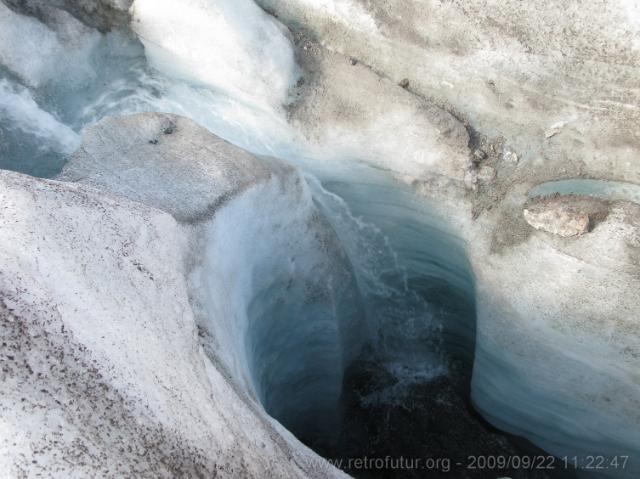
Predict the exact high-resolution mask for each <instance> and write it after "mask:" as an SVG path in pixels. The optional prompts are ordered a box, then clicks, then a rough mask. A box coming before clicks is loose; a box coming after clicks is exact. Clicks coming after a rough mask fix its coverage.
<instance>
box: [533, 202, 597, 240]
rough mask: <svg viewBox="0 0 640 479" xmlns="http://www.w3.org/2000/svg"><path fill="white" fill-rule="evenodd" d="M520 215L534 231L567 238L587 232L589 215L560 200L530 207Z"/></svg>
mask: <svg viewBox="0 0 640 479" xmlns="http://www.w3.org/2000/svg"><path fill="white" fill-rule="evenodd" d="M522 214H523V216H524V219H525V220H527V223H529V224H530V225H531V226H532V227H534V228H535V229H537V230H543V231H546V232H548V233H551V234H554V235H559V236H563V237H569V236H577V235H581V234H584V233H587V232H588V231H589V214H588V213H586V212H585V211H581V210H580V209H578V208H576V207H574V206H572V205H571V204H570V203H569V204H567V201H562V200H560V199H555V200H550V201H542V202H538V203H536V204H533V205H530V206H528V207H526V208H525V209H524V210H522Z"/></svg>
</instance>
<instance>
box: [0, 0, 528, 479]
mask: <svg viewBox="0 0 640 479" xmlns="http://www.w3.org/2000/svg"><path fill="white" fill-rule="evenodd" d="M196 3H197V2H185V5H184V7H185V9H184V11H183V12H182V13H181V15H179V16H176V17H175V18H174V17H173V16H172V14H171V12H172V10H171V7H170V2H165V1H164V0H163V1H157V2H150V1H149V2H146V1H138V2H136V5H137V6H138V7H139V8H138V10H137V15H138V17H137V21H139V24H138V26H137V27H136V28H138V31H137V33H138V35H139V37H137V36H136V35H135V34H134V33H133V32H132V31H115V32H112V33H108V34H100V33H98V32H97V31H95V30H93V29H90V28H88V27H86V26H84V25H82V24H80V22H78V21H77V20H75V19H74V18H73V17H71V16H70V15H67V16H66V17H64V18H62V19H60V18H57V20H56V22H57V23H56V22H54V24H52V25H49V26H47V25H44V24H43V23H41V22H40V21H39V20H36V19H35V18H31V17H26V16H23V15H18V14H16V13H14V12H12V11H10V10H9V9H8V8H7V7H5V6H4V4H2V3H0V36H2V41H1V42H0V60H1V63H2V64H1V65H0V168H5V169H12V170H16V171H20V172H24V173H28V174H32V175H36V176H42V177H54V176H55V175H56V174H57V173H59V172H60V170H61V168H62V167H63V165H64V164H65V162H66V160H67V158H68V157H69V155H70V154H71V153H72V152H73V151H74V150H75V149H76V148H77V147H78V146H79V144H80V134H81V130H82V128H83V127H84V126H86V125H88V124H91V123H93V122H95V121H97V120H99V119H100V118H103V117H104V116H106V115H121V114H127V113H133V112H140V111H163V112H171V113H177V114H181V115H184V116H188V117H190V118H192V119H194V120H195V121H197V122H198V123H200V124H201V125H203V126H204V127H206V128H208V129H209V130H210V131H212V132H213V133H215V134H217V135H219V136H221V137H223V138H225V139H227V140H229V141H231V142H232V143H235V144H237V145H239V146H241V147H243V148H245V149H247V150H249V151H252V152H254V153H256V154H268V155H272V156H277V157H279V158H281V159H284V160H286V161H289V162H291V163H292V164H294V165H296V166H298V167H300V168H301V169H302V170H303V171H304V172H305V174H306V186H305V188H308V189H309V191H310V192H311V196H310V197H309V198H310V199H309V201H304V202H302V203H301V204H298V205H294V206H291V205H284V204H283V205H281V204H279V203H278V199H277V198H276V197H273V198H272V197H270V196H268V194H267V193H265V195H267V196H266V198H267V199H269V198H270V199H269V202H270V203H269V204H270V205H271V206H272V209H273V213H274V215H275V216H278V215H281V216H282V215H285V216H287V217H286V218H285V223H287V224H289V225H290V226H291V225H292V226H291V227H292V228H293V227H296V228H297V226H296V225H297V224H298V223H297V221H298V220H296V218H295V215H296V214H300V215H301V216H300V217H303V216H304V215H302V212H304V211H311V208H313V207H315V208H316V209H317V210H318V211H319V212H320V213H319V215H318V216H314V215H313V214H311V213H310V214H311V216H312V217H313V218H315V219H314V224H315V226H314V228H318V229H317V234H315V236H314V238H315V239H314V240H312V242H311V246H312V247H313V245H316V243H315V241H317V248H315V251H316V252H317V255H318V257H320V256H322V255H325V256H327V257H330V258H332V260H331V261H330V264H327V263H325V262H323V261H322V260H321V259H320V258H315V259H314V258H309V257H307V258H304V259H303V261H302V263H303V266H302V267H300V266H299V265H298V266H297V267H296V268H292V265H290V264H285V263H283V262H282V261H280V258H281V257H280V256H279V255H278V251H284V250H286V251H288V252H291V250H292V248H293V249H295V248H300V254H303V252H304V251H308V248H309V244H305V245H303V244H301V243H295V242H291V236H281V237H279V239H278V240H277V242H275V243H273V242H272V243H268V244H257V245H256V244H252V243H251V242H247V238H250V237H254V236H255V235H259V234H260V231H261V229H260V228H261V225H262V224H263V223H262V222H267V223H268V219H264V218H262V219H256V220H255V221H253V220H252V219H251V217H250V215H248V214H247V213H250V206H246V207H245V208H244V209H242V205H241V204H240V205H235V206H234V208H240V210H238V211H231V210H226V213H223V214H226V215H227V216H228V224H230V225H234V227H233V228H228V229H226V230H224V231H222V230H217V231H211V232H210V235H211V237H210V239H211V238H213V239H212V240H211V241H210V245H213V246H212V248H213V250H211V251H209V252H208V256H207V258H208V259H207V260H206V261H213V262H216V268H217V269H218V270H221V271H227V270H228V272H229V276H233V275H234V274H235V272H236V271H239V270H240V269H241V268H240V269H239V268H238V263H237V261H236V262H234V261H230V260H229V257H230V256H232V255H230V254H229V251H236V254H238V255H241V256H242V261H245V262H251V267H252V271H253V273H252V274H253V275H254V276H253V278H236V279H237V281H236V279H234V281H236V282H234V285H235V288H234V289H233V291H232V292H231V293H230V296H231V300H230V302H229V308H231V309H230V310H224V311H217V313H218V314H221V315H226V316H228V317H229V318H234V320H237V318H242V321H244V322H245V323H246V337H244V338H240V339H239V340H238V341H236V340H234V339H231V338H230V339H229V345H228V347H235V345H237V344H242V345H243V346H242V347H243V348H244V349H245V350H244V351H240V353H241V355H242V356H243V357H244V358H245V360H244V361H242V362H243V364H241V365H240V367H241V368H242V369H243V370H244V372H245V373H246V375H248V376H249V381H250V382H251V383H252V387H253V389H254V392H255V395H256V397H257V398H258V399H259V400H260V402H261V403H262V406H263V407H264V408H265V410H266V411H267V412H268V413H269V414H271V415H272V416H273V417H275V418H276V419H277V420H279V421H280V422H281V423H282V424H283V425H284V426H285V427H287V428H288V429H290V430H291V431H292V432H293V433H294V434H295V435H296V436H297V437H298V438H299V439H301V440H302V441H303V442H305V443H306V444H307V445H309V446H310V447H312V448H314V449H315V450H316V451H318V452H319V453H320V454H323V455H325V456H326V457H328V458H348V457H363V456H368V457H383V458H384V457H386V456H391V457H396V458H398V457H405V458H411V457H424V456H425V454H427V455H428V456H430V457H432V458H434V460H435V458H438V457H441V458H442V457H448V458H450V459H451V460H453V461H454V462H455V461H456V460H464V459H465V458H466V457H467V455H470V454H475V455H480V454H485V455H491V454H493V455H510V454H515V453H517V452H519V451H521V449H519V448H520V446H521V444H519V443H516V442H514V441H513V440H512V438H508V437H507V436H505V435H502V434H500V433H499V432H498V431H496V430H494V429H493V428H491V427H490V426H489V425H488V424H486V423H485V422H484V421H483V420H482V419H481V418H480V417H479V416H478V415H477V414H476V413H475V412H474V411H473V408H472V406H471V404H470V400H469V384H470V376H471V369H472V363H473V356H474V337H475V330H474V328H475V310H474V284H473V277H472V274H471V271H470V267H469V265H468V263H467V260H466V256H465V253H464V245H462V244H461V243H460V242H459V241H458V240H457V238H456V237H455V235H453V234H452V233H451V232H450V231H448V229H447V226H446V224H445V223H444V222H442V221H441V220H440V219H438V218H436V217H434V216H433V215H432V214H431V213H430V208H429V205H428V203H425V202H424V200H418V199H417V198H416V197H415V196H414V194H413V193H412V191H411V189H410V188H409V187H408V186H406V185H403V184H401V183H399V182H397V181H396V180H394V179H393V178H392V176H391V175H390V174H389V173H388V172H385V171H381V170H376V169H373V168H369V167H367V166H366V165H365V164H364V163H361V162H358V161H356V160H357V159H355V158H345V157H343V156H342V155H341V154H340V152H330V153H328V154H327V153H326V151H327V149H326V148H325V149H324V150H323V151H325V153H318V151H317V150H314V149H312V148H309V147H308V145H305V142H304V139H303V138H302V137H301V136H300V135H299V134H298V133H297V132H296V131H294V130H293V129H292V127H291V126H290V125H289V124H288V123H287V122H286V120H285V117H284V115H283V114H282V112H281V111H278V107H277V106H274V105H275V104H277V102H278V100H279V98H280V96H282V95H284V93H283V92H284V91H285V90H286V86H287V82H291V81H293V80H295V68H293V67H291V65H290V62H292V61H293V60H292V58H293V56H292V54H291V55H290V56H291V58H289V55H288V54H287V53H286V52H284V53H282V52H280V53H279V54H278V56H277V57H274V58H273V59H269V58H267V59H266V60H265V61H264V62H263V63H260V64H261V65H263V66H264V69H263V70H262V73H264V75H266V76H265V77H264V78H263V77H261V76H260V75H258V77H259V78H258V84H257V87H256V90H255V92H254V93H257V94H258V96H259V95H260V92H261V91H263V90H264V89H265V85H268V84H269V82H270V77H269V75H272V76H273V77H274V78H276V77H277V79H278V82H279V83H278V85H279V89H278V91H277V92H276V94H275V97H271V96H269V95H267V96H266V97H265V98H263V99H264V100H265V101H264V102H263V101H257V100H256V98H255V95H254V96H252V95H245V94H239V93H238V92H237V91H236V87H239V88H240V89H241V90H243V91H245V90H246V89H243V88H242V81H244V80H246V79H245V78H243V77H242V75H240V76H238V72H230V71H226V70H224V69H227V70H233V68H235V65H233V64H229V61H226V62H224V61H223V62H215V61H200V60H201V59H200V58H197V55H201V56H203V55H204V56H206V55H207V54H208V50H207V49H206V48H203V47H202V45H200V46H199V48H195V49H192V48H189V45H187V44H185V43H184V42H185V39H184V38H183V39H176V38H171V35H166V39H165V37H163V32H162V31H161V32H159V33H158V32H157V31H154V26H158V25H159V26H162V25H164V24H167V25H168V30H167V31H171V32H172V34H174V35H176V34H179V32H180V31H181V28H182V29H183V30H184V24H185V22H187V23H188V22H190V21H195V20H194V18H198V22H196V23H198V24H199V23H202V22H204V21H205V20H207V21H211V22H215V21H220V19H219V17H216V16H215V15H214V16H211V17H207V16H204V17H202V18H200V17H199V15H198V11H197V8H196V6H195V5H196ZM219 3H220V4H225V5H226V7H228V8H230V9H231V10H233V8H232V7H230V5H231V4H230V3H229V4H227V3H226V2H219ZM239 3H242V4H243V5H244V6H245V7H246V8H247V10H246V12H245V13H246V14H247V15H248V16H249V18H250V20H251V21H250V22H249V24H252V23H251V22H258V24H260V25H262V24H261V23H260V22H267V23H268V22H270V21H271V20H264V18H263V17H262V16H261V15H263V14H262V13H260V12H256V11H254V9H253V8H254V7H255V5H254V6H253V7H251V5H253V4H252V3H251V2H246V1H243V2H239ZM245 4H246V5H245ZM187 7H188V8H187ZM226 7H225V8H226ZM192 10H193V11H192ZM236 13H237V12H236ZM145 15H146V16H145ZM149 15H150V16H152V17H153V20H154V21H153V22H150V23H148V24H147V23H145V19H146V18H147V16H149ZM189 15H191V16H189ZM203 19H205V20H203ZM180 22H182V24H181V23H180ZM234 22H235V23H234ZM234 22H231V23H230V24H225V26H224V28H225V29H227V30H224V31H225V32H227V33H226V34H227V35H229V36H230V37H229V38H235V37H233V35H236V36H239V38H241V37H242V33H243V32H242V31H237V30H234V28H244V27H243V20H242V18H241V17H234ZM205 23H206V22H205ZM236 23H237V25H236ZM265 25H266V26H265ZM265 25H262V26H261V27H260V28H263V30H261V32H262V33H261V34H262V35H263V37H264V35H266V36H267V37H269V38H271V37H273V38H271V40H272V41H273V42H275V43H276V44H278V45H280V42H281V39H280V37H278V35H280V33H278V32H279V31H280V30H279V29H277V28H275V29H274V28H273V27H272V26H270V25H271V24H270V23H268V24H265ZM244 26H245V27H246V25H244ZM169 27H170V28H169ZM204 27H207V28H205V30H206V29H208V28H209V25H208V24H207V25H204ZM186 31H188V29H186ZM176 32H178V33H176ZM183 33H184V32H183ZM258 37H260V35H258ZM263 37H260V38H258V40H256V41H262V40H263V39H264V38H263ZM138 38H141V39H142V43H141V41H140V40H139V39H138ZM193 38H196V35H194V36H193ZM207 38H208V37H207ZM214 40H215V38H213V39H212V38H209V40H208V41H211V42H213V41H214ZM218 40H219V39H218ZM236 40H237V38H236ZM162 41H166V42H167V43H170V42H172V41H173V42H175V43H174V44H175V45H176V47H175V48H174V49H173V50H171V52H170V54H167V52H166V51H164V50H163V48H162V47H163V45H162ZM193 41H197V39H196V40H193ZM243 41H244V40H243ZM180 42H182V43H180ZM230 42H231V44H232V45H231V46H230V48H231V49H232V51H231V53H232V56H233V54H234V52H235V54H237V55H240V56H242V55H248V56H249V60H251V59H252V58H253V57H256V56H264V55H265V53H269V52H268V51H265V49H264V48H258V49H257V50H256V51H252V50H251V49H252V48H253V47H252V46H251V45H242V44H241V45H240V46H239V47H238V46H237V45H235V44H233V41H231V40H230ZM143 43H144V45H143ZM187 43H188V42H187ZM214 43H215V42H214ZM285 43H286V42H285ZM150 45H151V46H150ZM283 45H284V43H283ZM15 46H18V48H19V50H20V51H18V52H15V51H9V50H7V47H9V49H13V48H14V47H15ZM145 47H146V49H145ZM234 48H237V49H238V50H237V51H235V50H233V49H234ZM285 50H286V49H285ZM150 52H151V53H150ZM194 52H195V53H194ZM247 52H248V53H247ZM171 54H173V55H182V57H184V62H183V63H181V64H180V65H178V66H179V67H181V68H182V69H178V70H179V71H175V69H172V68H169V66H168V65H170V64H171ZM165 55H168V56H165ZM189 55H192V56H191V57H189ZM193 55H196V57H193ZM212 55H215V53H212ZM252 55H253V57H252ZM225 58H226V57H225ZM202 60H204V59H202ZM245 60H246V58H245ZM261 61H262V60H261ZM173 66H175V65H173ZM290 67H291V68H290ZM219 69H222V70H223V71H222V72H218V70H219ZM282 70H284V71H285V73H282ZM190 72H195V73H193V76H192V77H189V73H190ZM265 72H266V73H265ZM274 72H275V73H274ZM226 73H229V74H231V73H233V75H232V78H235V79H236V83H232V84H229V83H225V82H222V83H220V82H217V81H215V80H216V79H218V78H220V76H224V75H225V74H226ZM262 73H261V74H262ZM281 75H285V76H286V75H288V76H290V77H291V78H288V77H287V78H285V80H282V78H280V76H281ZM212 78H213V80H212ZM281 80H282V81H281ZM245 92H246V91H245ZM265 95H266V94H265ZM263 96H264V95H263ZM258 100H260V98H258ZM329 150H330V149H329ZM305 195H306V193H305V192H303V195H302V197H303V198H307V197H306V196H305ZM288 208H295V211H291V212H290V214H289V209H288ZM305 208H306V209H307V210H304V209H305ZM303 210H304V211H303ZM238 218H245V220H246V221H245V220H243V221H240V220H238ZM323 238H324V239H323ZM331 238H337V242H335V241H334V240H333V239H331ZM305 241H306V240H305ZM243 245H244V248H245V250H246V251H245V250H243V251H240V250H239V249H238V248H241V247H242V246H243ZM327 245H328V246H327ZM303 246H304V247H303ZM216 248H223V250H219V249H216ZM224 248H227V249H224ZM305 248H307V249H305ZM292 270H296V271H298V272H301V273H299V274H298V276H297V277H295V278H292V277H291V274H290V271H292ZM243 271H244V270H243ZM324 275H331V277H332V278H339V281H338V283H337V284H327V282H326V281H324ZM256 278H259V280H258V281H256V280H255V279H256ZM216 281H217V279H216V278H210V283H209V284H208V287H209V288H211V289H212V290H215V289H216V288H223V287H225V285H223V284H218V283H216ZM255 285H258V286H259V287H256V286H255ZM234 308H235V310H234ZM451 468H452V465H451V463H449V464H448V465H447V464H439V465H438V466H437V467H435V468H434V471H433V474H432V476H433V477H438V474H446V473H448V472H450V469H451ZM348 472H350V473H352V474H354V475H356V476H360V477H376V475H377V476H379V477H411V476H410V474H411V471H407V470H396V471H395V472H394V471H389V470H385V471H379V470H378V471H376V470H356V469H354V470H350V469H349V470H348ZM506 472H509V471H506ZM511 472H512V473H513V474H514V477H529V476H527V475H526V474H525V473H524V472H522V471H511ZM414 473H415V474H417V475H416V476H415V477H421V476H420V471H414ZM460 474H462V472H461V471H460V472H459V474H458V475H457V476H456V477H462V476H461V475H460ZM464 474H466V475H468V476H469V477H484V473H483V471H481V470H477V471H471V472H469V471H465V472H464ZM535 477H541V476H535Z"/></svg>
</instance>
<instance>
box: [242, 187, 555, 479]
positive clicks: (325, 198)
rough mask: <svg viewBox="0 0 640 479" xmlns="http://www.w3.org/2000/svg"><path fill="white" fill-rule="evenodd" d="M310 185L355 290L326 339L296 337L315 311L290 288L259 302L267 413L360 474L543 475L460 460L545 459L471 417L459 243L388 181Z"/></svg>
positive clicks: (467, 281)
mask: <svg viewBox="0 0 640 479" xmlns="http://www.w3.org/2000/svg"><path fill="white" fill-rule="evenodd" d="M307 182H308V183H309V184H310V186H311V189H312V191H313V197H314V202H315V204H316V206H317V207H318V209H319V210H320V211H321V212H322V214H323V215H324V217H325V218H326V225H327V226H329V227H330V228H331V229H332V230H333V231H334V232H335V236H336V237H337V238H338V241H339V242H340V247H341V250H342V251H343V252H344V254H345V256H346V258H347V260H348V264H349V268H350V269H351V270H352V272H353V275H354V278H355V279H354V281H355V286H356V288H357V293H358V294H357V295H352V296H351V298H350V300H351V301H354V303H353V304H351V307H346V305H345V304H343V305H342V306H341V307H342V314H346V315H347V317H341V316H340V313H338V315H337V316H336V317H335V324H336V325H337V326H336V333H337V334H335V335H329V336H327V335H326V331H325V332H324V333H323V332H321V331H319V330H318V331H315V332H314V331H310V330H308V329H305V326H303V325H304V324H305V323H306V320H307V319H308V315H309V314H311V315H313V314H318V312H319V311H320V310H321V309H322V307H320V308H319V309H318V304H316V305H315V308H314V307H312V308H311V309H307V305H306V304H305V302H304V301H296V300H295V299H292V298H291V294H296V292H295V291H296V290H295V288H296V286H294V285H293V284H287V285H280V286H275V288H276V289H277V288H278V287H284V290H283V291H285V293H282V292H277V291H276V290H275V289H271V290H269V291H263V292H262V297H260V298H258V297H256V298H254V300H253V301H252V308H254V311H253V312H250V316H253V319H254V320H253V321H251V324H256V325H259V327H258V329H256V330H253V331H252V332H251V333H250V336H251V337H252V338H253V339H252V343H251V344H252V345H253V346H252V347H253V348H258V349H259V351H257V350H256V349H254V350H253V351H252V357H253V363H252V364H253V366H252V371H253V373H254V374H255V375H257V376H256V377H254V381H257V383H258V384H259V389H260V391H261V393H260V397H261V400H262V404H263V406H264V407H265V409H266V411H267V412H268V413H269V414H270V415H272V416H273V417H275V418H276V419H277V420H279V421H280V422H281V423H282V424H283V425H284V426H285V427H287V428H288V429H289V430H290V431H291V432H292V433H293V434H294V435H296V436H297V437H298V438H299V439H300V440H301V441H302V442H304V443H305V444H307V445H308V446H310V447H311V448H312V449H314V450H315V451H316V452H318V453H319V454H320V455H322V456H324V457H325V458H328V459H330V460H331V461H332V462H333V463H334V464H340V467H341V468H342V469H344V470H345V471H346V472H348V473H350V474H351V475H353V476H355V477H367V478H368V477H372V478H376V477H385V478H387V477H402V478H406V477H425V471H427V472H428V474H429V477H440V476H442V477H445V476H446V477H452V476H451V474H454V475H455V477H494V476H495V474H496V472H501V473H507V474H512V475H513V477H546V476H544V475H543V476H536V475H535V474H531V475H527V473H524V472H522V471H516V470H509V469H508V468H505V467H503V468H498V469H496V470H487V469H484V470H479V469H476V470H473V469H467V468H465V467H461V466H460V464H463V465H464V464H467V463H468V460H469V456H480V455H484V456H505V457H506V456H513V455H514V454H520V455H522V454H527V455H535V454H539V453H541V451H539V450H537V449H535V448H534V447H533V446H531V444H529V443H527V442H526V441H523V440H521V439H518V438H516V437H513V436H510V435H507V434H504V433H502V432H500V431H498V430H497V429H495V428H493V427H492V426H491V425H490V424H488V423H487V422H486V421H485V420H484V419H483V418H482V417H481V416H480V415H479V414H478V413H477V412H476V411H475V410H474V409H473V405H472V403H471V399H470V383H471V374H472V369H473V358H474V345H475V321H476V317H475V297H474V294H475V292H474V281H473V275H472V272H471V269H470V266H469V264H468V262H467V258H466V255H465V252H464V248H463V245H462V244H460V243H459V242H458V240H457V239H456V237H455V236H454V235H452V234H451V232H450V231H449V230H448V229H447V227H446V225H444V224H443V223H442V222H441V221H439V220H438V219H437V218H436V217H434V216H432V215H431V214H430V213H429V211H428V205H426V204H424V203H421V202H418V201H417V200H416V197H415V195H414V194H413V193H412V192H411V191H409V190H408V189H406V190H405V189H403V188H402V187H401V186H399V185H397V184H396V183H393V182H391V183H390V182H381V183H368V184H362V183H357V182H356V183H354V182H349V181H343V180H341V181H335V180H334V181H325V182H323V184H320V182H319V181H317V180H315V179H314V178H313V177H308V178H307ZM299 291H300V290H299ZM285 297H286V298H288V299H286V300H285V299H283V298H285ZM274 298H276V299H274ZM277 298H280V299H277ZM265 301H267V302H269V304H271V305H272V306H270V307H268V308H264V307H263V306H264V304H265ZM287 302H288V303H289V306H287V304H286V303H287ZM321 302H322V301H320V303H321ZM293 303H295V304H297V305H298V307H297V308H295V310H291V309H290V305H291V304H293ZM259 305H262V307H258V306H259ZM256 308H257V309H256ZM258 310H259V314H257V315H256V314H255V311H258ZM325 312H326V311H325ZM341 324H342V325H344V324H349V325H351V330H345V329H344V328H343V329H342V330H341V327H340V325H341ZM356 324H357V325H358V326H357V327H356V326H354V325H356ZM301 332H302V333H304V334H306V336H305V337H304V339H302V340H301V338H300V337H299V336H298V333H301ZM314 334H315V335H314ZM331 338H334V339H335V341H337V343H334V344H333V345H328V343H327V342H330V341H331ZM320 339H321V340H322V341H324V343H323V344H320V343H318V344H315V343H314V341H318V340H320ZM317 353H319V354H317ZM322 354H326V356H322ZM327 365H330V368H327ZM329 371H330V372H329ZM364 458H368V459H369V461H364ZM358 459H362V461H358ZM385 461H386V462H385ZM389 461H392V462H391V463H390V462H389ZM393 461H395V462H393ZM398 461H401V462H398ZM402 461H404V462H402ZM425 468H426V469H425ZM565 473H566V471H565Z"/></svg>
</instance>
